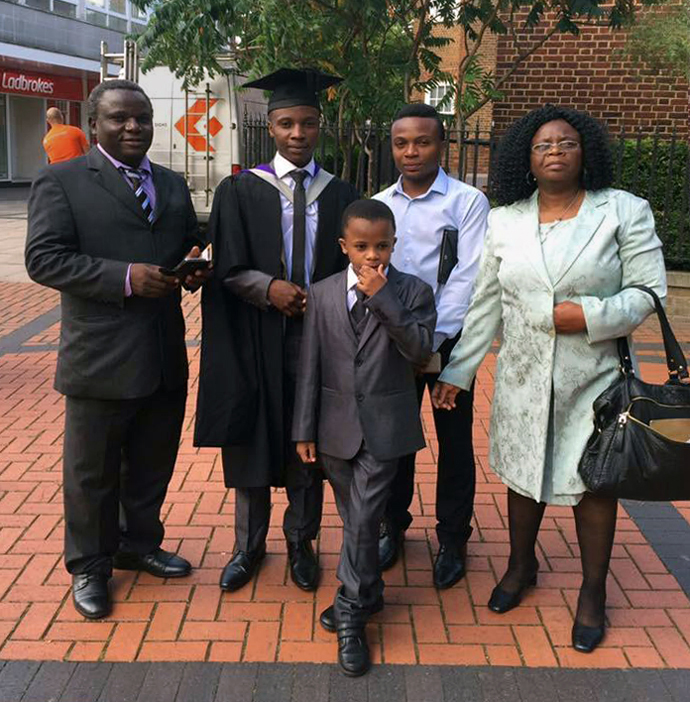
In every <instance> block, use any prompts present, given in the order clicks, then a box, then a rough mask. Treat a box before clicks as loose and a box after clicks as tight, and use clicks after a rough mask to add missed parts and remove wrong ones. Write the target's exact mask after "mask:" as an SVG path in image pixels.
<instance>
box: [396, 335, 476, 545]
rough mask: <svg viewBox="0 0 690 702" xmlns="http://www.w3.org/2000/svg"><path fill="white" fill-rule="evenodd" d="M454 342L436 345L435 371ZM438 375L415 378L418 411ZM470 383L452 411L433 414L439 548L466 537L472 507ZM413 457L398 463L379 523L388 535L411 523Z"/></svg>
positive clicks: (456, 338) (473, 487) (440, 411)
mask: <svg viewBox="0 0 690 702" xmlns="http://www.w3.org/2000/svg"><path fill="white" fill-rule="evenodd" d="M459 338H460V334H458V335H457V336H456V337H455V338H453V339H447V340H446V341H444V342H443V344H441V347H440V348H439V352H440V354H441V366H442V368H443V367H445V366H446V365H447V363H448V360H449V358H450V354H451V351H452V350H453V347H454V346H455V344H456V343H457V341H458V339H459ZM437 380H438V374H436V373H426V374H424V375H422V376H419V377H418V378H417V397H418V398H419V404H420V407H421V403H422V397H423V395H424V389H425V388H427V387H428V388H429V390H431V388H433V386H434V384H435V383H436V381H437ZM473 400H474V384H473V385H472V388H471V389H470V391H469V392H460V393H458V396H457V399H456V407H455V408H454V409H452V410H437V409H434V410H433V416H434V426H435V428H436V435H437V438H438V446H439V448H438V477H437V481H436V520H437V525H436V535H437V536H438V540H439V543H440V544H446V545H453V544H455V545H462V544H464V543H465V542H466V541H467V540H468V539H469V538H470V534H471V533H472V526H471V521H472V510H473V508H474V491H475V479H476V477H475V461H474V448H473V446H472V421H473V409H472V403H473ZM415 457H416V456H415V454H411V455H409V456H405V457H404V458H401V459H400V462H399V463H398V472H397V475H396V476H395V479H394V480H393V484H392V486H391V496H390V499H389V500H388V505H387V506H386V516H385V520H386V522H387V523H388V525H389V527H390V528H391V529H392V530H393V531H396V532H397V531H405V529H407V528H408V527H409V526H410V524H411V523H412V515H411V514H410V512H409V509H410V504H411V503H412V497H413V495H414V469H415Z"/></svg>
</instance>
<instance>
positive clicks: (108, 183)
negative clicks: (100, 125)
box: [86, 147, 150, 227]
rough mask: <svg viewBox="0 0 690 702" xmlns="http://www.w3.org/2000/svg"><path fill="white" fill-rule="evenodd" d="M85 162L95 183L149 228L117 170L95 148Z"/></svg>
mask: <svg viewBox="0 0 690 702" xmlns="http://www.w3.org/2000/svg"><path fill="white" fill-rule="evenodd" d="M86 162H87V164H88V167H89V169H90V170H91V171H92V172H93V174H94V179H95V181H96V183H98V185H100V186H101V187H102V188H103V189H104V190H107V191H108V192H109V193H110V194H111V195H112V196H113V197H115V198H117V199H118V200H119V201H120V202H121V203H122V204H123V205H124V206H125V207H128V208H129V209H130V210H132V212H134V213H135V214H136V215H137V216H138V217H140V218H141V219H142V221H143V222H145V223H146V226H147V227H148V226H150V225H149V221H148V220H147V219H146V215H145V214H144V210H143V209H142V207H141V205H140V204H139V200H137V198H136V195H135V194H134V191H133V190H132V188H130V187H129V185H127V183H126V182H125V179H124V177H123V175H122V174H121V173H120V172H119V171H118V170H117V168H115V166H113V164H112V163H110V161H108V159H107V158H106V157H105V156H103V154H102V153H101V152H100V151H99V150H98V149H97V148H96V147H94V148H93V149H91V151H89V153H88V154H87V155H86Z"/></svg>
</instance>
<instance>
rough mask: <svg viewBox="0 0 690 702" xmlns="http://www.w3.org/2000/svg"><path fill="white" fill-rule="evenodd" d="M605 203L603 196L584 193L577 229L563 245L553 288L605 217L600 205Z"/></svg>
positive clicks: (570, 266) (603, 209) (605, 199)
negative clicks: (563, 248)
mask: <svg viewBox="0 0 690 702" xmlns="http://www.w3.org/2000/svg"><path fill="white" fill-rule="evenodd" d="M607 201H608V198H607V197H606V196H605V195H603V194H599V193H596V192H594V193H585V199H584V200H583V201H582V205H581V206H580V212H579V213H578V215H577V217H578V219H577V227H576V228H575V230H574V231H573V233H572V235H571V236H570V237H569V238H568V240H567V243H566V245H565V251H564V252H563V257H562V259H561V261H562V263H561V266H560V268H559V270H558V273H557V274H556V275H555V278H554V281H553V285H554V287H556V286H557V285H558V283H560V282H561V280H563V278H564V277H565V276H566V274H567V273H568V271H569V270H570V269H571V268H572V266H573V264H574V263H575V261H576V260H577V258H578V257H579V255H580V254H581V253H582V251H583V249H584V248H585V247H586V246H587V244H589V242H590V241H591V240H592V237H593V236H594V235H595V234H596V233H597V230H598V229H599V227H600V226H601V223H602V222H603V221H604V217H605V216H606V213H605V208H603V207H602V205H604V204H606V202H607Z"/></svg>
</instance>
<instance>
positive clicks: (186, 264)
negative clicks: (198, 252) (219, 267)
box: [160, 258, 211, 280]
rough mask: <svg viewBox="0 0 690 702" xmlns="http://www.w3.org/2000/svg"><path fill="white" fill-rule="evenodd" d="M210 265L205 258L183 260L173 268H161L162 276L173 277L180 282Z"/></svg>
mask: <svg viewBox="0 0 690 702" xmlns="http://www.w3.org/2000/svg"><path fill="white" fill-rule="evenodd" d="M210 265H211V262H210V261H208V260H207V259H205V258H183V259H182V260H181V261H180V262H179V263H178V264H177V265H176V266H175V268H161V269H160V271H161V273H163V275H173V276H175V277H176V278H179V279H180V280H184V279H185V278H186V277H187V276H188V275H194V273H196V271H204V270H206V269H207V268H208V267H209V266H210Z"/></svg>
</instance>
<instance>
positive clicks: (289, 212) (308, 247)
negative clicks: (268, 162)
mask: <svg viewBox="0 0 690 702" xmlns="http://www.w3.org/2000/svg"><path fill="white" fill-rule="evenodd" d="M273 168H274V170H275V173H276V176H277V177H278V179H279V180H282V181H283V182H284V183H285V184H286V185H287V186H288V187H289V188H290V189H291V190H294V189H295V181H294V180H293V178H292V176H291V175H290V172H291V171H294V170H302V171H306V172H307V174H308V175H307V177H306V178H305V179H304V189H305V190H306V189H307V188H308V187H309V183H311V181H312V178H313V177H314V176H315V175H316V162H315V161H314V159H313V158H312V159H311V161H309V163H308V164H307V165H306V166H304V168H298V167H297V166H295V164H294V163H291V162H290V161H288V160H287V159H286V158H284V157H283V156H281V155H280V154H276V156H275V158H274V159H273ZM280 206H281V208H282V212H283V215H282V218H281V224H282V229H283V249H284V253H285V266H286V268H287V277H288V280H289V279H290V278H291V277H292V228H293V221H294V214H293V207H292V203H291V202H290V201H289V200H288V199H287V198H286V197H285V195H283V194H282V193H280ZM318 222H319V204H318V202H316V201H314V202H312V203H311V205H307V217H306V240H305V242H304V243H305V246H304V282H305V284H306V285H307V286H309V283H310V279H311V272H312V263H313V261H314V243H315V242H316V228H317V226H318Z"/></svg>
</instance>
